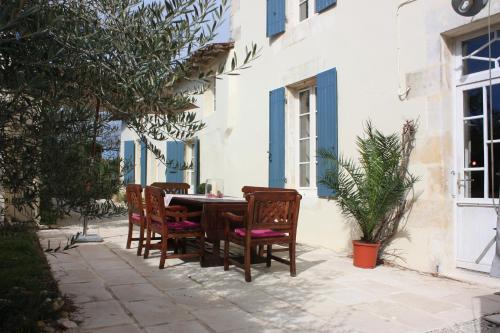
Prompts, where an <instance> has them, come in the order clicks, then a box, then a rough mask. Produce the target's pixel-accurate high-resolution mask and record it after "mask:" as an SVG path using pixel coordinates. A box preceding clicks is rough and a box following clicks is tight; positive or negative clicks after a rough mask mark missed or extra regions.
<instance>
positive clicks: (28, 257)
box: [0, 226, 62, 332]
mask: <svg viewBox="0 0 500 333" xmlns="http://www.w3.org/2000/svg"><path fill="white" fill-rule="evenodd" d="M59 297H61V295H60V292H59V289H58V287H57V283H56V282H55V280H54V278H53V276H52V273H51V272H50V268H49V265H48V263H47V260H46V258H45V255H44V253H43V251H42V249H41V247H40V243H39V241H38V237H37V236H36V233H35V229H34V228H33V227H30V226H2V227H0V332H37V331H39V328H40V327H39V326H38V322H39V321H44V322H46V323H53V322H54V321H55V320H57V319H58V318H59V317H60V315H61V311H62V309H61V308H60V306H58V303H60V299H59ZM54 302H55V303H56V304H54Z"/></svg>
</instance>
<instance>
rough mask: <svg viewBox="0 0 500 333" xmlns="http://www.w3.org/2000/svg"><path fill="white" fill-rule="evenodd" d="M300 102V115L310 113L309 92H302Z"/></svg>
mask: <svg viewBox="0 0 500 333" xmlns="http://www.w3.org/2000/svg"><path fill="white" fill-rule="evenodd" d="M299 100H300V110H299V111H300V114H304V113H309V90H305V91H301V92H300V93H299Z"/></svg>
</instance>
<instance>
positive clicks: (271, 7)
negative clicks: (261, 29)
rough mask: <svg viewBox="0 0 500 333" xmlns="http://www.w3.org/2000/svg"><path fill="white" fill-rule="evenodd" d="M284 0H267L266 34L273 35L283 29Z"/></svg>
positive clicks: (284, 16) (284, 17)
mask: <svg viewBox="0 0 500 333" xmlns="http://www.w3.org/2000/svg"><path fill="white" fill-rule="evenodd" d="M285 19H286V15H285V0H267V20H266V23H267V26H266V36H267V37H273V36H275V35H277V34H279V33H282V32H284V31H285Z"/></svg>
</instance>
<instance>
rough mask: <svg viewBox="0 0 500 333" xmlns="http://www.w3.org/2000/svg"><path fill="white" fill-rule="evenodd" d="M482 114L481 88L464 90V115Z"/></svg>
mask: <svg viewBox="0 0 500 333" xmlns="http://www.w3.org/2000/svg"><path fill="white" fill-rule="evenodd" d="M482 114H483V88H476V89H472V90H467V91H464V117H473V116H480V115H482Z"/></svg>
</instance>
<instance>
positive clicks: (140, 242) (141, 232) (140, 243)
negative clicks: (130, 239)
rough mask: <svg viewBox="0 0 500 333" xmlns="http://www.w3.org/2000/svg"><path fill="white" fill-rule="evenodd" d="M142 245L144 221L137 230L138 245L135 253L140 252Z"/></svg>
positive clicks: (139, 253) (138, 253)
mask: <svg viewBox="0 0 500 333" xmlns="http://www.w3.org/2000/svg"><path fill="white" fill-rule="evenodd" d="M143 247H144V223H143V224H141V229H140V230H139V245H138V246H137V255H138V256H140V255H141V254H142V248H143Z"/></svg>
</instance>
